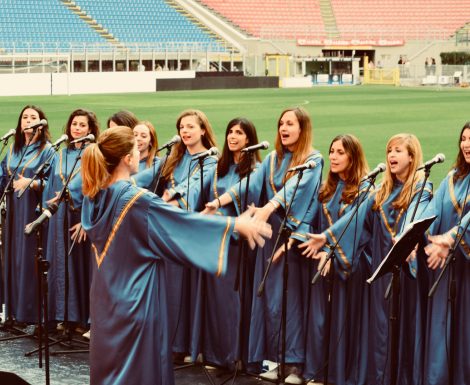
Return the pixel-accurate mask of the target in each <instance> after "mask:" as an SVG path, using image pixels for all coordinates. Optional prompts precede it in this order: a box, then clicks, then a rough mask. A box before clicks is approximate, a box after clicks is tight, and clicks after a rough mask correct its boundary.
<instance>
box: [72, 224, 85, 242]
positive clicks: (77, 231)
mask: <svg viewBox="0 0 470 385" xmlns="http://www.w3.org/2000/svg"><path fill="white" fill-rule="evenodd" d="M69 231H70V232H71V233H72V234H71V235H70V238H71V239H72V241H75V242H77V243H80V242H82V241H86V233H85V230H83V227H82V224H81V223H77V224H75V225H73V226H72V227H71V228H70V230H69Z"/></svg>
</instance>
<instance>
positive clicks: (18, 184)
mask: <svg viewBox="0 0 470 385" xmlns="http://www.w3.org/2000/svg"><path fill="white" fill-rule="evenodd" d="M30 183H31V178H25V177H24V176H23V175H18V179H16V180H14V181H13V189H14V190H15V191H17V192H19V191H22V190H26V188H27V187H28V186H29V184H30ZM32 187H34V182H33V186H32Z"/></svg>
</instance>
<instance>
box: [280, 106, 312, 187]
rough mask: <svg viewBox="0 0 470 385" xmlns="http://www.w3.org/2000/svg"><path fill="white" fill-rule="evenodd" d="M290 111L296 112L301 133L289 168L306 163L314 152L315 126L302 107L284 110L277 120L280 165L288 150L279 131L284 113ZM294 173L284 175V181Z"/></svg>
mask: <svg viewBox="0 0 470 385" xmlns="http://www.w3.org/2000/svg"><path fill="white" fill-rule="evenodd" d="M289 111H292V112H293V113H294V114H295V116H296V117H297V120H298V122H299V127H300V135H299V138H298V140H297V142H296V143H295V148H294V150H293V151H292V160H291V162H290V165H289V168H291V167H295V166H298V165H300V164H302V163H305V161H306V160H307V157H308V156H309V155H310V154H311V153H312V144H313V128H312V122H311V120H310V115H309V114H308V112H307V111H306V110H305V109H303V108H302V107H293V108H287V109H285V110H284V111H282V113H281V115H280V116H279V119H278V121H277V135H276V143H275V150H276V154H277V160H278V166H280V164H281V162H282V159H283V158H284V155H285V153H286V151H288V150H287V148H284V146H283V145H282V141H281V134H280V133H279V128H280V126H281V122H282V119H283V117H284V115H285V114H286V113H287V112H289ZM294 175H295V173H287V174H286V175H285V177H284V181H286V180H288V179H290V178H291V177H292V176H294Z"/></svg>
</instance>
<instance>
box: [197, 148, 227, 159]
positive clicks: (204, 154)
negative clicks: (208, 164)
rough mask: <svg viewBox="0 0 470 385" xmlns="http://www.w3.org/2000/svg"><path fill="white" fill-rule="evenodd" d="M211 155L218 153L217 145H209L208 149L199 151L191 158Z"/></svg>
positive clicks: (217, 154) (202, 157)
mask: <svg viewBox="0 0 470 385" xmlns="http://www.w3.org/2000/svg"><path fill="white" fill-rule="evenodd" d="M212 155H215V156H219V155H220V153H219V149H218V148H217V147H211V148H209V149H208V150H206V151H204V152H201V153H200V154H198V155H196V156H194V157H193V159H192V160H199V159H204V158H207V157H208V156H212Z"/></svg>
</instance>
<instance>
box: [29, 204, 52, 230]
mask: <svg viewBox="0 0 470 385" xmlns="http://www.w3.org/2000/svg"><path fill="white" fill-rule="evenodd" d="M58 208H59V205H58V204H57V203H55V202H54V203H51V204H50V206H49V207H48V208H47V209H45V210H44V212H43V213H42V214H41V215H40V216H39V218H38V219H36V220H35V221H34V222H31V223H29V224H27V225H26V226H25V228H24V233H25V234H26V235H31V233H32V232H33V231H34V230H36V229H37V228H38V226H40V225H42V223H43V222H44V221H46V220H47V219H49V218H50V217H52V216H53V215H54V214H55V212H56V211H57V209H58Z"/></svg>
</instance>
